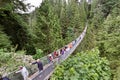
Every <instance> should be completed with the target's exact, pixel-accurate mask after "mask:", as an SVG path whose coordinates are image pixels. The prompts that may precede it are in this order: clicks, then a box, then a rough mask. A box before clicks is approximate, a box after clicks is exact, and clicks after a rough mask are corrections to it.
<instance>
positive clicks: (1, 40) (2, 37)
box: [0, 25, 11, 48]
mask: <svg viewBox="0 0 120 80" xmlns="http://www.w3.org/2000/svg"><path fill="white" fill-rule="evenodd" d="M10 46H11V41H10V40H9V37H8V36H7V35H6V34H5V33H4V32H3V26H1V25H0V47H1V48H10Z"/></svg>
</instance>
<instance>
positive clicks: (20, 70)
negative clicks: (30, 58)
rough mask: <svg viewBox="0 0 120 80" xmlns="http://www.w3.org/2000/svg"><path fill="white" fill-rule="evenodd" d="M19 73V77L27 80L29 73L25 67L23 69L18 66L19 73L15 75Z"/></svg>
mask: <svg viewBox="0 0 120 80" xmlns="http://www.w3.org/2000/svg"><path fill="white" fill-rule="evenodd" d="M19 72H21V75H22V76H23V79H24V80H28V76H29V73H28V70H27V69H26V67H25V66H24V67H23V66H20V67H19V71H17V72H16V73H19Z"/></svg>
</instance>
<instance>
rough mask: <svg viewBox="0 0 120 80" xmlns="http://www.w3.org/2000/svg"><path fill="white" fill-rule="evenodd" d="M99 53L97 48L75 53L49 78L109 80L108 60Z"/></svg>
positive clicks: (62, 79)
mask: <svg viewBox="0 0 120 80" xmlns="http://www.w3.org/2000/svg"><path fill="white" fill-rule="evenodd" d="M99 54H100V53H99V50H98V49H92V50H91V51H86V52H81V53H77V54H76V55H75V56H72V57H70V58H69V59H68V60H67V61H66V62H64V63H62V65H59V66H58V67H57V68H56V69H55V72H54V73H53V75H52V77H51V80H110V76H111V72H110V67H109V62H108V60H106V58H101V57H99Z"/></svg>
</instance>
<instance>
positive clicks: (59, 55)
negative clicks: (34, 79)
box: [0, 30, 86, 80]
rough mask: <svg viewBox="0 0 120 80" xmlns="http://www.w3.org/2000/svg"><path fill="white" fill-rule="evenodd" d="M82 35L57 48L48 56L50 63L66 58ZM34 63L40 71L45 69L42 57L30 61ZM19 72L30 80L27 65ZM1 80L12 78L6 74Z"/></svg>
mask: <svg viewBox="0 0 120 80" xmlns="http://www.w3.org/2000/svg"><path fill="white" fill-rule="evenodd" d="M85 31H86V30H84V32H83V35H84V34H85ZM81 37H82V36H80V37H78V38H77V39H76V40H74V41H72V42H71V43H69V44H68V45H66V46H64V47H62V48H61V49H59V50H56V51H54V52H53V53H51V54H49V55H48V56H47V59H48V64H49V63H52V62H55V61H58V63H59V59H64V58H65V57H66V56H65V55H66V54H67V52H68V51H70V50H71V48H73V46H75V44H76V42H77V41H78V40H80V39H81ZM34 64H37V67H38V70H39V73H42V71H43V63H42V61H40V59H37V60H36V61H35V62H33V63H30V65H34ZM17 73H21V75H22V76H23V79H24V80H29V78H28V76H29V72H28V70H27V68H26V67H25V66H20V67H19V70H18V71H16V74H17ZM0 80H10V79H8V78H7V77H6V76H4V77H2V76H1V75H0Z"/></svg>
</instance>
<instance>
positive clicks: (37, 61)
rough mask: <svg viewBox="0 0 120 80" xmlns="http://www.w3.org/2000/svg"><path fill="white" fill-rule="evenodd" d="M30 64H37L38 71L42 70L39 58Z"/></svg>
mask: <svg viewBox="0 0 120 80" xmlns="http://www.w3.org/2000/svg"><path fill="white" fill-rule="evenodd" d="M32 64H37V66H38V69H39V72H42V70H43V64H42V62H41V61H40V59H37V60H36V62H33V63H32Z"/></svg>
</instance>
